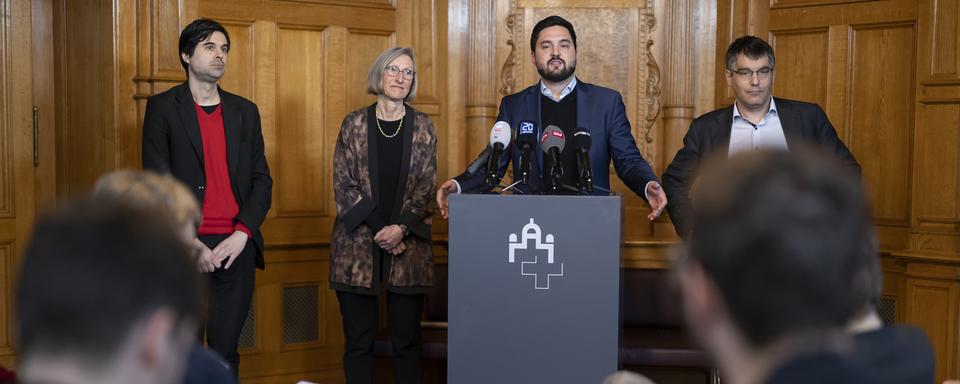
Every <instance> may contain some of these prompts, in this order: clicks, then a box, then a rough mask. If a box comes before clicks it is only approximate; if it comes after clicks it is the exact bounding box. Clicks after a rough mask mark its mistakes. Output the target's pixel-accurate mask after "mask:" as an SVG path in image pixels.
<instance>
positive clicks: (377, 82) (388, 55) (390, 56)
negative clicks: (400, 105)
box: [367, 47, 417, 101]
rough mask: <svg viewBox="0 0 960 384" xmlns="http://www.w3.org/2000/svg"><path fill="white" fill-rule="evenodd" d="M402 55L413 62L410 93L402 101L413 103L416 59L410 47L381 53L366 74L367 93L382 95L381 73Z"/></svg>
mask: <svg viewBox="0 0 960 384" xmlns="http://www.w3.org/2000/svg"><path fill="white" fill-rule="evenodd" d="M403 55H406V56H407V57H409V58H410V61H412V62H413V72H414V75H413V79H412V80H410V81H411V83H410V92H407V96H406V97H404V98H403V101H413V99H415V98H416V97H417V75H416V72H417V59H416V57H414V56H413V48H410V47H393V48H387V50H386V51H383V53H381V54H380V56H379V57H377V59H376V60H374V61H373V66H371V67H370V72H368V73H367V93H369V94H371V95H376V96H379V95H382V94H383V72H384V71H385V70H386V69H387V66H388V65H390V62H391V61H393V60H394V59H396V58H398V57H400V56H403ZM401 76H402V75H401Z"/></svg>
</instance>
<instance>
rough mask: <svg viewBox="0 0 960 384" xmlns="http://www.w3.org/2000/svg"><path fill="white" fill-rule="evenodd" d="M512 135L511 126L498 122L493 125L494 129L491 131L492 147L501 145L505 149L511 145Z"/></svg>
mask: <svg viewBox="0 0 960 384" xmlns="http://www.w3.org/2000/svg"><path fill="white" fill-rule="evenodd" d="M511 135H512V133H510V124H507V122H506V121H498V122H497V123H496V124H494V125H493V128H491V129H490V146H493V145H494V144H496V143H500V144H502V145H503V146H504V147H506V146H508V145H510V136H511Z"/></svg>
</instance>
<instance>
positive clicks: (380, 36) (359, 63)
mask: <svg viewBox="0 0 960 384" xmlns="http://www.w3.org/2000/svg"><path fill="white" fill-rule="evenodd" d="M395 40H396V39H395V37H394V35H393V34H391V33H382V32H373V31H363V30H353V29H351V30H349V32H348V34H347V46H348V47H350V48H349V49H350V51H349V54H348V55H347V66H346V67H347V95H348V96H347V100H348V101H349V104H347V111H348V112H349V111H353V110H355V109H357V108H360V107H365V106H368V105H370V104H373V103H374V102H375V101H377V98H376V97H375V96H374V95H370V94H368V93H367V73H368V72H369V71H370V66H372V65H373V61H374V60H376V58H377V56H378V55H380V53H381V52H383V50H385V49H387V48H389V47H392V46H394V45H395ZM417 64H418V66H419V62H418V63H417Z"/></svg>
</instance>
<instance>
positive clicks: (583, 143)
mask: <svg viewBox="0 0 960 384" xmlns="http://www.w3.org/2000/svg"><path fill="white" fill-rule="evenodd" d="M590 140H591V139H590V132H587V130H586V129H584V128H577V131H576V132H574V133H573V139H572V141H573V143H572V144H573V147H574V148H576V149H586V150H590V144H591V141H590Z"/></svg>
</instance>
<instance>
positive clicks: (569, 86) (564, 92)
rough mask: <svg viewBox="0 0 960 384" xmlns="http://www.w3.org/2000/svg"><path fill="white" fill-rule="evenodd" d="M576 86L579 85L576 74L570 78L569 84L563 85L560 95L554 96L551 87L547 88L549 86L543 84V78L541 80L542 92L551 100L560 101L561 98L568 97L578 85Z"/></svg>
mask: <svg viewBox="0 0 960 384" xmlns="http://www.w3.org/2000/svg"><path fill="white" fill-rule="evenodd" d="M576 86H577V77H576V76H573V77H571V78H570V82H569V83H567V86H566V87H563V90H562V91H560V96H556V97H555V96H553V92H550V88H547V86H546V85H544V84H543V80H541V81H540V94H542V95H544V96H546V97H549V98H550V100H553V101H560V100H563V98H564V97H567V95H569V94H570V92H573V88H574V87H576Z"/></svg>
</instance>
